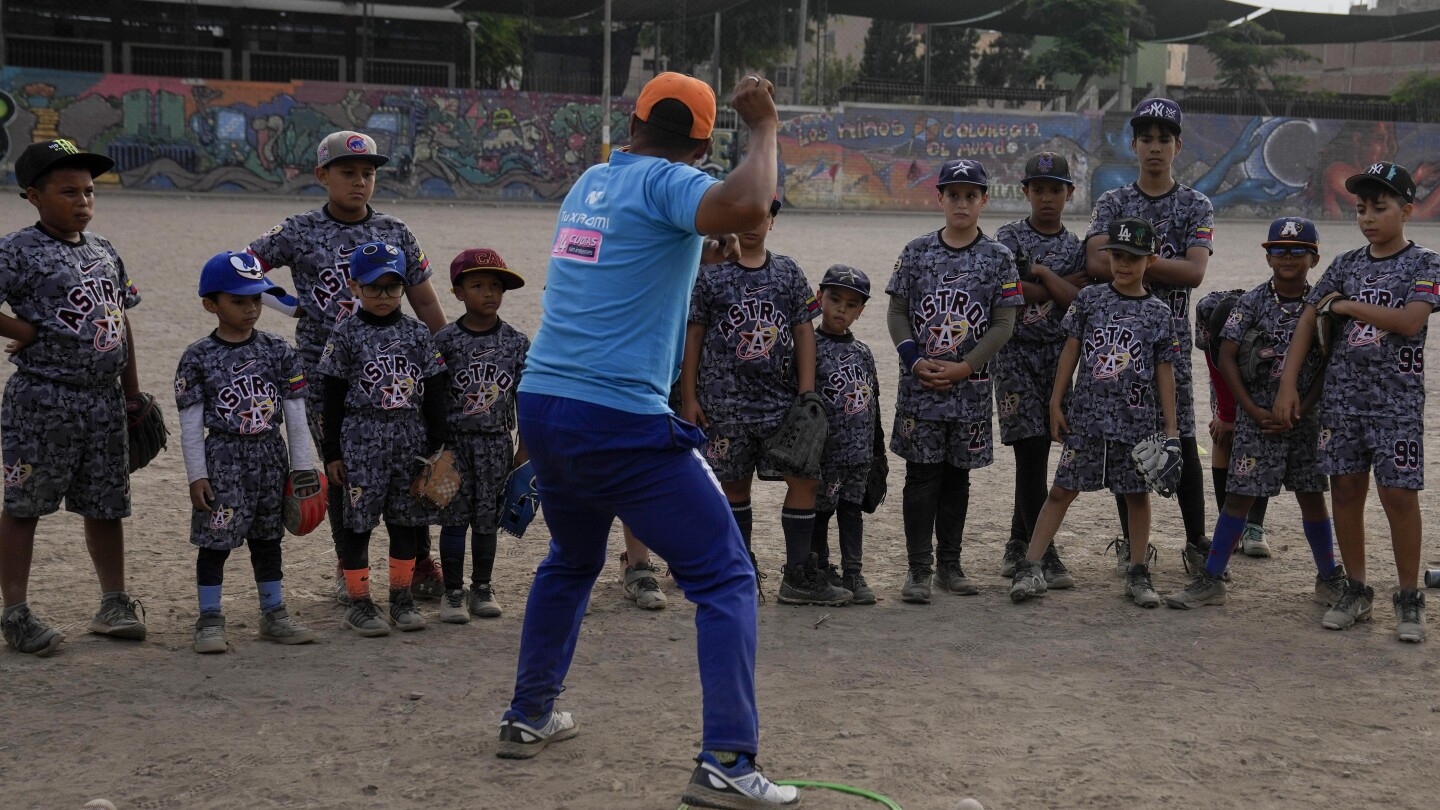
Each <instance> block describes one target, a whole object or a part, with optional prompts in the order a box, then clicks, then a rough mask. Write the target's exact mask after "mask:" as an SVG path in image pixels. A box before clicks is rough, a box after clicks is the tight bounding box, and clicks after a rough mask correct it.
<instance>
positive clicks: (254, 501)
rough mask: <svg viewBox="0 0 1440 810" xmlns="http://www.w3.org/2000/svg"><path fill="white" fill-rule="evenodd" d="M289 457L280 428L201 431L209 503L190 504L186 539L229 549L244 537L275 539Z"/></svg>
mask: <svg viewBox="0 0 1440 810" xmlns="http://www.w3.org/2000/svg"><path fill="white" fill-rule="evenodd" d="M289 466H290V464H289V457H288V456H287V454H286V451H285V439H284V437H283V436H281V433H280V431H278V430H271V431H268V432H266V433H263V434H261V435H260V436H240V435H237V434H234V433H221V432H219V431H211V433H210V435H209V436H206V437H205V469H206V471H207V472H208V473H209V474H210V488H211V489H212V490H214V491H215V508H214V510H213V511H210V512H202V511H200V510H199V509H194V510H192V513H191V516H190V542H191V544H193V545H196V546H199V547H200V548H210V549H231V548H239V547H240V546H243V545H245V541H246V540H247V539H248V540H279V539H281V538H283V537H284V536H285V523H284V520H283V517H282V516H283V510H284V498H285V478H286V476H287V475H288V474H289V472H290V471H289V469H288V467H289Z"/></svg>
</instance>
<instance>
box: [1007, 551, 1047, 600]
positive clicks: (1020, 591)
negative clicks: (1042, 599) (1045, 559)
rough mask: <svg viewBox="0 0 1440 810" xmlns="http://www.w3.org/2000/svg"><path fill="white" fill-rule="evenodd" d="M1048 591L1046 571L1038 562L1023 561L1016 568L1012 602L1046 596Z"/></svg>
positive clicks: (1011, 591)
mask: <svg viewBox="0 0 1440 810" xmlns="http://www.w3.org/2000/svg"><path fill="white" fill-rule="evenodd" d="M1046 590H1047V587H1046V585H1045V569H1044V567H1043V566H1042V565H1041V564H1040V562H1039V561H1038V560H1021V561H1020V564H1019V565H1016V566H1015V581H1014V582H1013V583H1012V584H1011V585H1010V601H1011V602H1024V601H1025V600H1026V599H1029V598H1031V597H1033V596H1044V595H1045V591H1046Z"/></svg>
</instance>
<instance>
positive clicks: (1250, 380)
mask: <svg viewBox="0 0 1440 810" xmlns="http://www.w3.org/2000/svg"><path fill="white" fill-rule="evenodd" d="M1276 359H1278V355H1277V353H1276V351H1275V341H1274V340H1272V339H1271V338H1270V335H1269V334H1268V333H1266V332H1264V331H1261V330H1259V329H1250V330H1248V331H1246V332H1245V336H1244V337H1242V338H1241V339H1240V346H1239V348H1238V349H1236V351H1235V362H1236V364H1237V365H1239V366H1240V379H1241V380H1242V381H1243V382H1244V383H1245V385H1247V386H1255V385H1260V386H1268V385H1269V384H1270V375H1271V374H1272V373H1273V372H1274V370H1275V361H1276Z"/></svg>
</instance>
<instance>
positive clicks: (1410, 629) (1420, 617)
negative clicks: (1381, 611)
mask: <svg viewBox="0 0 1440 810" xmlns="http://www.w3.org/2000/svg"><path fill="white" fill-rule="evenodd" d="M1394 599H1395V635H1396V636H1397V637H1398V638H1399V639H1400V640H1401V641H1408V642H1410V643H1412V644H1419V643H1420V642H1422V641H1424V640H1425V592H1424V591H1422V590H1419V589H1418V588H1417V589H1414V590H1408V591H1397V592H1396V593H1395V597H1394Z"/></svg>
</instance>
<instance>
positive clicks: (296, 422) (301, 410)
mask: <svg viewBox="0 0 1440 810" xmlns="http://www.w3.org/2000/svg"><path fill="white" fill-rule="evenodd" d="M283 407H284V408H285V437H286V438H287V439H288V440H289V445H290V469H292V470H313V469H315V448H314V446H313V444H312V443H311V439H310V422H309V421H308V420H307V419H306V415H305V400H304V399H301V398H298V397H297V398H295V399H287V400H285V402H284V406H283Z"/></svg>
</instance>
